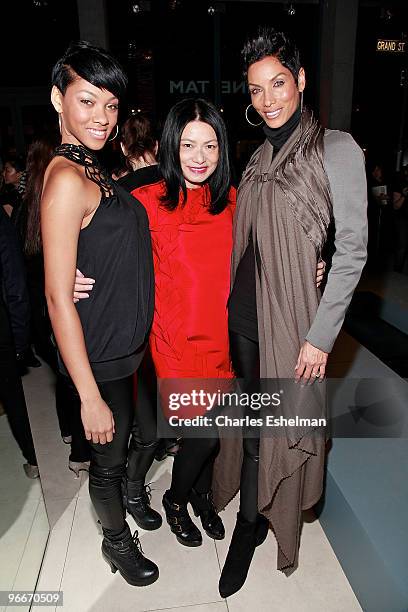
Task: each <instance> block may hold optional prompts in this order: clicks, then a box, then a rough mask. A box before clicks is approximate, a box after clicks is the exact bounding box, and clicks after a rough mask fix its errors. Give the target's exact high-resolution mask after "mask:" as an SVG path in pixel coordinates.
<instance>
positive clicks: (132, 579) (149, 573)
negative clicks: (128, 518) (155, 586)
mask: <svg viewBox="0 0 408 612" xmlns="http://www.w3.org/2000/svg"><path fill="white" fill-rule="evenodd" d="M123 533H124V535H123V537H120V539H117V538H110V537H109V536H107V535H105V537H104V538H103V541H102V555H103V557H104V559H105V560H106V561H107V562H108V563H109V565H110V567H111V570H112V573H115V572H116V571H117V570H119V573H120V574H121V576H123V578H124V579H125V580H126V582H128V583H129V584H131V585H133V586H147V585H148V584H152V583H153V582H155V581H156V580H157V579H158V577H159V568H158V567H157V565H156V564H155V563H153V561H150V559H147V558H146V557H144V556H143V551H142V547H141V545H140V542H139V538H138V537H137V531H135V533H134V534H133V537H132V534H131V533H130V529H129V526H128V524H127V523H126V527H125V529H124V532H123Z"/></svg>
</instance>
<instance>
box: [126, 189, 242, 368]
mask: <svg viewBox="0 0 408 612" xmlns="http://www.w3.org/2000/svg"><path fill="white" fill-rule="evenodd" d="M163 192H164V183H163V182H159V183H155V184H153V185H147V186H144V187H139V188H137V189H135V190H134V191H132V195H134V196H135V197H136V198H137V199H138V200H139V201H140V202H141V203H142V204H143V205H144V207H145V209H146V211H147V214H148V217H149V226H150V231H151V237H152V247H153V261H154V272H155V309H154V317H153V324H152V331H151V334H150V348H151V353H152V358H153V362H154V365H155V368H156V374H157V377H158V378H232V376H233V374H232V367H231V361H230V355H229V343H228V311H227V300H228V296H229V290H230V262H231V251H232V220H233V214H234V210H235V202H236V190H235V189H234V188H231V190H230V194H229V203H228V205H227V206H226V208H225V209H224V210H223V212H222V213H220V214H218V215H211V214H210V213H209V212H208V207H207V205H206V200H207V199H208V195H209V192H208V187H205V186H204V187H199V188H197V189H188V190H187V202H186V203H185V205H184V206H183V207H177V208H176V209H175V210H174V211H169V210H166V208H164V207H163V205H162V204H161V202H160V199H159V198H160V196H161V195H162V194H163Z"/></svg>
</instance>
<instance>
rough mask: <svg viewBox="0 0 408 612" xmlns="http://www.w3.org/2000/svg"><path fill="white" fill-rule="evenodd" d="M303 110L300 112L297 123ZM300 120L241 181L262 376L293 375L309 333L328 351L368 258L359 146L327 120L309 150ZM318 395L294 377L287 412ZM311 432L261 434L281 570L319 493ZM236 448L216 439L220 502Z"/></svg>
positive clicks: (319, 466)
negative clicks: (254, 267)
mask: <svg viewBox="0 0 408 612" xmlns="http://www.w3.org/2000/svg"><path fill="white" fill-rule="evenodd" d="M308 119H310V117H309V116H308V115H306V119H305V118H304V117H303V116H302V122H303V124H304V122H305V120H306V121H307V120H308ZM302 122H301V123H302ZM302 129H304V126H303V128H302V127H301V126H299V127H298V128H297V129H296V130H295V132H294V133H293V134H292V136H291V137H290V138H289V140H288V142H287V143H286V144H285V145H284V146H283V147H282V149H281V150H280V151H279V153H278V154H277V155H276V157H275V158H273V148H272V145H271V144H270V143H269V141H265V142H264V144H263V145H262V146H261V147H260V148H259V149H258V150H257V151H256V152H255V153H254V155H253V157H252V158H251V160H250V162H249V164H248V166H247V169H246V171H245V173H244V175H243V178H242V181H241V184H240V187H239V190H238V201H237V210H236V213H235V220H234V247H233V256H232V271H231V286H232V285H233V283H234V279H235V274H236V270H237V267H238V264H239V262H240V260H241V258H242V256H243V254H244V252H245V249H246V247H247V244H248V237H249V234H250V232H251V231H252V233H253V238H254V243H255V240H256V242H257V244H258V247H259V252H260V259H261V269H260V271H259V272H260V273H259V274H257V279H256V302H257V316H258V332H259V350H260V368H261V378H270V379H276V378H286V379H289V378H293V376H294V368H295V365H296V361H297V358H298V355H299V351H300V348H301V346H302V344H303V342H304V341H305V339H307V340H308V341H309V342H310V343H311V344H312V345H314V346H316V347H318V348H320V349H322V350H324V351H325V352H330V351H331V349H332V346H333V344H334V341H335V339H336V337H337V335H338V333H339V331H340V328H341V325H342V323H343V320H344V316H345V312H346V309H347V307H348V305H349V303H350V300H351V296H352V293H353V291H354V289H355V287H356V285H357V283H358V280H359V278H360V275H361V271H362V268H363V266H364V263H365V261H366V243H367V221H366V207H367V194H366V179H365V169H364V157H363V154H362V151H361V149H360V148H359V147H358V146H357V145H356V143H355V142H354V140H353V139H352V137H351V136H350V135H349V134H347V133H344V132H339V131H330V130H326V131H324V132H322V131H320V135H321V137H320V141H319V143H320V144H319V147H320V149H319V150H320V154H317V155H312V156H311V157H310V158H307V159H305V157H302V149H299V148H296V143H298V142H299V137H300V134H301V131H302ZM306 144H307V142H306ZM308 164H309V165H308ZM286 172H287V174H288V176H286V174H285V173H286ZM330 216H333V218H334V223H335V249H336V251H335V254H334V256H333V260H332V267H331V270H330V272H329V275H328V280H327V284H326V288H325V290H324V293H323V296H322V298H321V296H320V292H319V290H318V289H316V285H315V274H316V265H317V262H318V260H319V258H320V251H321V248H322V246H323V243H324V239H325V235H326V231H325V230H326V229H327V225H328V221H329V220H330V219H329V217H330ZM320 298H321V299H320ZM295 387H296V388H295ZM324 401H325V398H324V385H320V384H319V385H316V384H315V385H313V390H312V391H310V390H309V395H308V400H307V401H306V405H305V400H304V397H302V395H301V389H300V388H299V386H297V385H295V384H294V383H293V392H292V394H291V397H290V404H289V406H287V409H288V410H289V412H290V414H289V416H293V415H295V414H299V415H300V416H302V415H304V414H309V415H312V414H313V415H316V413H317V412H318V411H320V410H321V408H322V406H323V405H324ZM314 434H316V432H315V431H312V430H307V428H303V429H301V430H299V429H298V430H296V432H293V431H292V430H287V431H286V432H285V434H284V435H279V436H278V437H274V438H272V439H271V438H270V437H268V436H263V435H261V438H260V462H259V466H260V467H259V481H258V485H259V486H258V508H259V511H260V512H262V513H263V514H264V515H265V516H266V517H267V518H268V519H269V521H270V524H271V527H272V529H273V531H274V533H275V536H276V539H277V542H278V561H277V567H278V569H280V570H282V571H284V572H285V573H289V572H290V571H292V570H293V569H294V568H295V567H296V565H297V557H298V549H299V537H300V527H301V514H302V510H304V509H307V508H310V507H311V506H313V505H314V504H315V503H316V502H317V501H318V500H319V498H320V497H321V494H322V486H323V473H324V462H325V442H326V440H325V436H324V435H322V432H318V433H317V435H314ZM242 456H243V451H242V440H237V439H236V438H235V439H224V440H222V444H221V451H220V454H219V455H218V457H217V460H216V464H215V469H214V481H213V492H214V501H215V504H216V506H217V507H218V508H219V509H222V508H224V507H225V506H226V505H227V504H228V502H229V501H230V500H231V499H232V498H233V497H234V495H235V494H236V493H237V491H238V490H239V481H240V470H241V465H242Z"/></svg>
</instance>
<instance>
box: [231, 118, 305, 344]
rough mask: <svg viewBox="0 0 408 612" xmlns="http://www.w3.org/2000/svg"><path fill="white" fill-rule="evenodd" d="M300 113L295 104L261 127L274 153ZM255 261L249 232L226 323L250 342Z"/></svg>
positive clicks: (253, 334) (253, 321) (255, 330)
mask: <svg viewBox="0 0 408 612" xmlns="http://www.w3.org/2000/svg"><path fill="white" fill-rule="evenodd" d="M300 116H301V112H300V106H298V108H297V109H296V111H295V112H294V113H293V115H292V116H291V117H290V118H289V119H288V120H287V121H286V123H284V124H283V125H282V126H281V127H278V128H270V127H269V126H267V125H265V126H264V127H263V131H264V133H265V136H266V137H267V139H268V140H269V142H270V143H271V145H272V146H273V156H274V157H275V155H276V154H277V153H278V151H279V150H280V149H281V148H282V147H283V145H284V144H285V142H286V141H287V140H288V139H289V137H290V136H291V135H292V134H293V132H294V131H295V129H296V128H297V126H298V125H299V122H300ZM255 262H256V263H255ZM256 265H258V267H259V266H260V255H259V249H258V245H257V244H255V248H254V245H253V242H252V232H251V233H250V235H249V241H248V246H247V248H246V249H245V253H244V255H243V256H242V259H241V261H240V262H239V265H238V268H237V274H236V276H235V282H234V286H233V288H232V292H231V295H230V299H229V301H228V327H229V330H230V332H233V333H235V334H239V335H241V336H245V337H246V338H249V339H250V340H253V341H254V342H258V320H257V313H256V281H255V275H256Z"/></svg>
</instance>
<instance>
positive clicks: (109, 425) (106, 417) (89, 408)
mask: <svg viewBox="0 0 408 612" xmlns="http://www.w3.org/2000/svg"><path fill="white" fill-rule="evenodd" d="M81 419H82V424H83V426H84V431H85V437H86V439H87V440H89V441H92V442H93V443H94V444H106V443H107V442H112V440H113V434H114V433H115V420H114V418H113V414H112V411H111V410H110V408H109V407H108V405H107V404H106V402H104V400H103V399H102V397H101V396H100V395H99V396H97V397H95V398H92V399H86V400H83V401H82V402H81Z"/></svg>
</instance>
